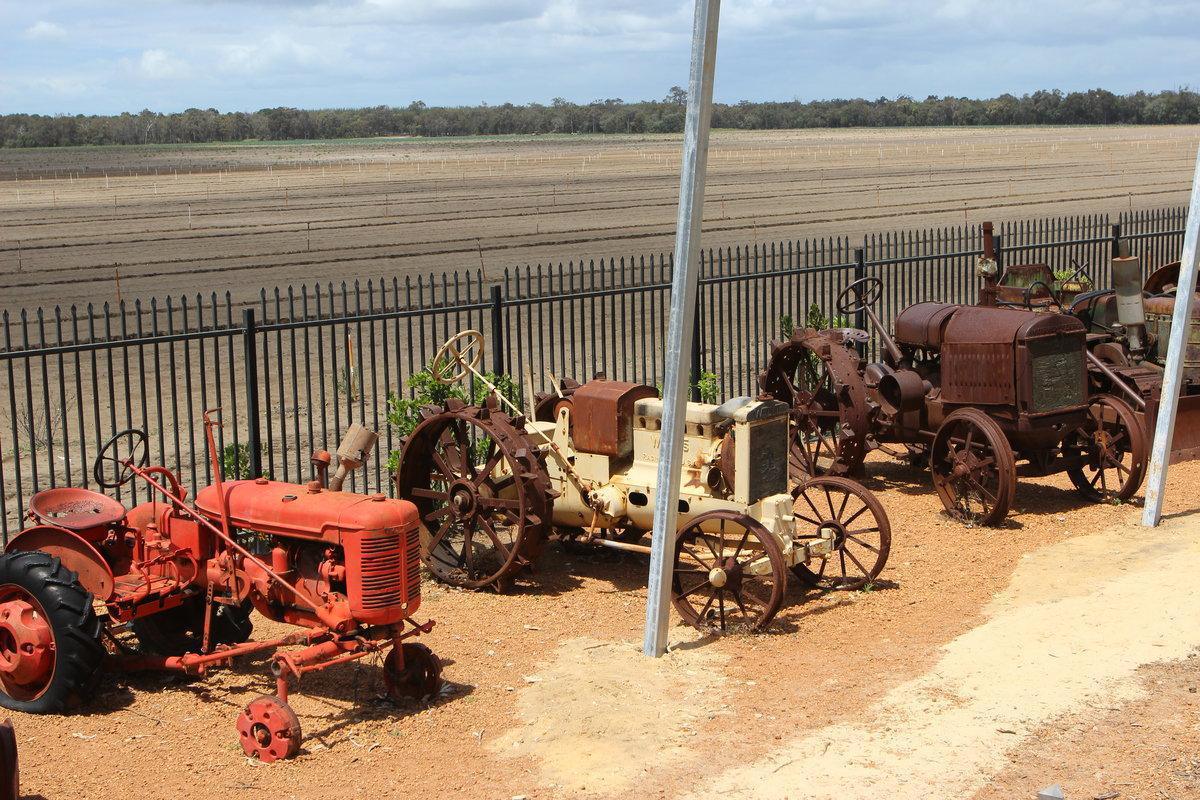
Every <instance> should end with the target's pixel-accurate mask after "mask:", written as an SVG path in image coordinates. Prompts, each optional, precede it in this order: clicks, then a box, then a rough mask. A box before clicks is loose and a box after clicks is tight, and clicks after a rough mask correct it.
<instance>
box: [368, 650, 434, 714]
mask: <svg viewBox="0 0 1200 800" xmlns="http://www.w3.org/2000/svg"><path fill="white" fill-rule="evenodd" d="M383 682H384V685H385V686H386V687H387V692H388V696H389V697H391V698H392V699H393V700H420V699H423V698H426V697H431V696H433V695H435V694H437V693H438V691H439V690H440V689H441V688H442V662H441V659H439V658H438V657H437V656H436V655H434V653H433V651H432V650H430V649H429V648H428V647H426V646H425V645H423V644H421V643H420V642H404V643H403V644H401V645H400V646H399V647H393V648H392V649H391V650H390V651H389V652H388V654H387V657H386V658H384V660H383Z"/></svg>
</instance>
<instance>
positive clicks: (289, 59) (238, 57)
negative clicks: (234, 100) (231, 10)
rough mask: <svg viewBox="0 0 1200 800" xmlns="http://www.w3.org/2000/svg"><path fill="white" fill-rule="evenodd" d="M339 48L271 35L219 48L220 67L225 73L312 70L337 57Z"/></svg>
mask: <svg viewBox="0 0 1200 800" xmlns="http://www.w3.org/2000/svg"><path fill="white" fill-rule="evenodd" d="M339 52H340V49H339V48H337V47H336V46H334V45H332V44H330V43H328V42H326V44H325V46H324V47H320V46H317V45H315V44H307V43H304V42H300V41H297V40H296V39H294V38H292V37H291V36H288V35H287V34H283V33H272V34H270V35H269V36H267V37H265V38H264V39H262V40H260V41H257V42H254V43H252V44H231V45H225V46H223V47H222V48H221V58H220V66H221V69H223V70H225V71H226V72H233V73H237V74H243V75H258V74H261V73H264V72H269V71H272V70H276V69H281V68H291V67H316V66H322V65H326V64H330V63H332V62H333V61H336V60H337V59H338V58H339Z"/></svg>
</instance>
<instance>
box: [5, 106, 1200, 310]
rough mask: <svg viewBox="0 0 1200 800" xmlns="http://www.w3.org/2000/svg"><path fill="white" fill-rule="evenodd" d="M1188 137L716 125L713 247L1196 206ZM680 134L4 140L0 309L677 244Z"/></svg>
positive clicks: (238, 292)
mask: <svg viewBox="0 0 1200 800" xmlns="http://www.w3.org/2000/svg"><path fill="white" fill-rule="evenodd" d="M1198 137H1200V128H1197V127H1186V126H1181V127H1164V126H1160V127H1103V128H1098V127H1062V128H1058V127H1055V128H978V129H961V128H957V129H894V130H883V129H880V130H874V129H854V130H809V131H741V132H739V131H716V132H714V134H713V141H712V149H711V153H710V163H709V171H708V179H707V194H706V198H707V199H706V204H705V212H704V235H703V240H702V244H703V246H705V247H719V246H727V245H728V246H734V245H750V244H766V243H769V242H780V241H789V240H798V239H806V238H813V237H821V236H829V235H844V236H849V237H860V236H862V234H864V233H867V232H872V233H882V232H885V231H892V230H897V229H900V230H908V229H921V228H930V227H934V226H947V225H958V224H962V223H967V222H969V223H972V224H977V223H979V222H982V221H984V220H988V219H990V220H993V221H996V222H1000V221H1003V220H1009V219H1036V218H1041V217H1047V216H1058V215H1070V214H1092V213H1100V214H1112V215H1115V214H1117V213H1118V212H1121V211H1125V210H1133V209H1145V208H1161V207H1165V206H1170V205H1181V204H1184V203H1186V200H1187V189H1188V186H1189V176H1190V168H1191V165H1192V163H1193V161H1194V155H1195V149H1196V144H1197V140H1198ZM679 154H680V145H679V139H678V137H673V136H606V137H592V136H568V137H554V136H537V137H534V136H528V137H500V138H492V139H487V138H478V139H469V140H437V139H434V140H428V139H404V138H399V139H378V140H364V141H350V142H313V143H307V144H302V143H301V144H293V143H286V144H279V143H249V144H243V145H205V146H191V147H148V148H143V147H128V148H112V147H108V148H104V147H101V148H67V149H61V150H59V149H39V150H0V309H8V310H13V309H18V308H21V307H34V306H38V305H45V306H48V307H49V306H53V305H54V304H62V305H63V306H64V307H66V306H68V305H70V304H73V303H75V304H80V305H81V306H82V305H85V304H87V303H89V302H91V303H97V304H98V303H101V302H104V301H106V300H107V301H115V300H116V299H117V298H118V296H119V297H121V298H123V299H125V300H127V301H132V300H134V299H139V298H140V299H142V300H143V301H147V300H149V298H151V297H158V298H159V299H160V300H161V299H162V298H164V297H166V296H168V295H170V296H174V297H178V296H180V295H184V294H188V295H191V296H192V297H194V295H195V293H196V292H204V293H205V294H207V293H209V292H211V291H213V290H217V291H225V290H228V291H229V292H231V294H232V296H233V299H234V301H235V302H238V303H241V302H248V301H253V300H255V299H257V298H258V292H259V290H260V289H261V288H263V287H267V289H268V293H269V292H270V291H271V289H272V288H273V287H274V286H277V285H278V286H283V287H287V286H289V285H297V284H301V283H307V282H312V281H314V280H320V281H325V280H334V281H339V280H347V281H352V280H354V279H374V278H379V277H381V276H383V277H387V278H388V279H390V278H391V277H392V276H394V275H399V276H402V277H403V276H405V275H414V274H424V273H441V272H443V271H446V270H477V269H482V270H484V271H485V272H486V273H487V275H488V276H489V277H494V276H496V275H499V274H500V273H502V271H503V269H504V268H506V267H515V266H519V265H524V264H550V263H558V262H560V261H567V260H568V259H575V260H578V259H580V258H582V259H584V260H586V259H598V258H607V257H617V256H626V257H628V256H640V255H646V254H651V253H665V252H669V251H670V250H671V244H672V237H673V232H674V223H675V207H676V203H677V199H678V180H679Z"/></svg>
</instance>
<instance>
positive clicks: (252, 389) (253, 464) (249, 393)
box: [234, 308, 263, 478]
mask: <svg viewBox="0 0 1200 800" xmlns="http://www.w3.org/2000/svg"><path fill="white" fill-rule="evenodd" d="M242 327H243V329H244V331H243V333H242V349H243V355H244V358H245V364H246V446H247V447H249V448H250V453H249V456H250V462H249V467H250V474H249V475H237V476H236V477H238V478H257V477H259V476H261V475H262V474H263V464H262V435H261V434H260V432H259V420H258V414H259V410H258V332H257V330H256V325H255V324H254V309H253V308H246V309H243V310H242ZM234 463H235V464H236V463H237V459H234Z"/></svg>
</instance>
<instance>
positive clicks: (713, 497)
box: [397, 331, 891, 631]
mask: <svg viewBox="0 0 1200 800" xmlns="http://www.w3.org/2000/svg"><path fill="white" fill-rule="evenodd" d="M482 355H483V337H482V336H481V335H480V334H479V333H477V332H475V331H466V332H464V333H461V334H459V335H458V336H456V337H454V338H453V339H451V340H450V341H448V342H447V343H446V344H445V345H444V346H443V347H442V348H441V350H439V352H438V355H437V356H436V357H435V359H434V362H433V363H434V367H433V371H434V374H435V377H437V379H438V380H439V381H442V382H443V383H448V384H449V383H456V382H458V381H464V380H476V381H484V382H485V383H486V379H485V378H484V376H483V375H482V374H480V373H479V372H478V370H477V369H476V365H477V364H478V363H479V361H480V359H481V357H482ZM487 385H488V386H491V384H487ZM492 388H493V391H492V392H491V394H490V396H489V399H488V401H487V403H486V404H485V405H483V406H474V405H468V404H465V403H463V402H460V401H455V400H450V401H448V402H447V403H446V404H445V405H444V406H441V407H429V408H427V409H426V410H425V414H424V420H423V421H422V422H421V423H420V424H419V425H418V426H417V427H416V428H415V429H414V430H413V432H412V433H411V434H410V435H409V436H408V437H407V439H406V440H405V443H404V450H403V453H402V456H401V459H400V468H399V472H398V475H397V482H398V489H399V493H400V496H401V497H404V498H406V499H409V500H411V501H412V502H414V503H416V505H417V507H418V509H419V510H420V515H421V521H422V525H423V534H422V556H423V558H424V560H425V564H426V565H427V567H428V568H429V570H430V571H431V572H432V574H433V575H434V576H435V577H436V578H438V579H439V580H441V581H444V582H446V583H449V584H453V585H455V586H461V587H467V588H482V587H488V586H490V587H494V588H497V589H503V588H505V587H507V586H508V585H509V584H510V583H511V581H512V580H513V579H514V578H515V577H516V576H518V575H519V574H521V573H522V571H525V570H527V569H529V568H531V567H532V566H533V565H534V564H535V562H536V561H537V559H538V557H539V556H540V555H541V553H542V551H543V549H544V547H545V544H546V542H547V540H548V539H550V538H551V536H552V535H554V536H557V537H558V538H560V539H562V540H564V541H569V542H573V543H576V544H578V543H587V544H591V545H595V546H598V547H608V548H615V549H619V550H628V551H634V552H642V553H649V551H650V548H649V546H648V539H647V540H646V541H645V542H643V539H646V536H647V532H648V531H649V530H650V529H651V527H652V525H653V515H654V502H655V495H656V494H657V492H658V491H659V487H657V486H656V485H655V484H656V481H657V469H658V454H659V437H660V429H661V425H662V407H663V406H662V401H661V400H660V399H659V397H658V392H657V391H656V390H655V389H654V388H653V387H649V386H643V385H640V384H634V383H626V382H623V381H611V380H606V379H603V378H596V379H593V380H591V381H588V382H587V383H585V384H583V385H576V384H571V383H569V382H568V383H566V385H559V386H558V387H557V388H556V390H555V392H554V393H553V394H551V395H548V396H542V398H541V399H540V401H539V402H538V403H537V407H536V411H535V412H534V414H533V417H534V418H533V419H529V418H527V417H526V415H524V414H522V413H521V411H520V410H519V409H517V408H516V407H515V406H512V405H511V404H510V403H509V401H507V400H506V399H505V398H504V397H503V396H502V395H501V394H500V393H499V392H498V391H495V390H494V387H492ZM502 405H508V406H509V408H508V409H507V410H502ZM686 421H687V424H686V433H685V438H684V446H683V453H684V464H683V473H682V477H681V479H680V485H679V486H677V487H674V488H673V490H672V494H674V495H676V496H677V497H678V502H679V523H678V531H677V535H676V540H675V550H674V578H673V583H672V597H673V601H674V605H675V608H676V610H678V611H679V613H680V615H681V616H682V617H683V618H684V619H685V620H686V621H687V622H689V623H690V624H692V625H695V626H696V627H698V628H701V629H704V630H719V631H727V630H733V629H750V630H757V629H761V628H763V627H765V626H766V625H767V624H768V623H770V621H771V619H772V618H773V617H774V616H775V613H776V612H777V611H778V610H779V607H780V605H781V604H782V602H783V597H784V590H785V588H786V583H787V575H788V573H789V572H791V573H792V574H793V575H795V576H796V577H797V578H798V579H799V580H800V581H801V582H802V583H803V584H804V585H806V586H810V587H820V588H826V589H857V588H862V587H864V586H866V585H868V584H870V583H871V582H873V581H874V580H875V578H876V577H877V576H878V575H879V573H880V571H881V570H882V569H883V566H884V564H885V562H886V561H887V556H888V550H889V547H890V544H891V530H890V527H889V524H888V519H887V515H886V513H885V512H884V510H883V507H882V506H881V505H880V503H879V501H878V500H877V499H876V498H875V497H874V496H873V495H872V494H871V493H870V492H869V491H868V490H867V489H866V488H864V487H863V486H862V485H861V484H858V483H856V482H854V481H851V480H848V479H845V478H838V477H820V478H814V479H812V480H810V481H808V482H806V483H804V484H802V485H799V486H795V487H789V485H788V444H789V441H790V440H789V431H788V425H789V424H790V422H789V408H788V406H787V405H786V404H784V403H780V402H778V401H775V400H753V399H751V398H748V397H740V398H735V399H733V400H730V401H728V402H725V403H723V404H721V405H710V404H706V403H688V406H687V417H686Z"/></svg>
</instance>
